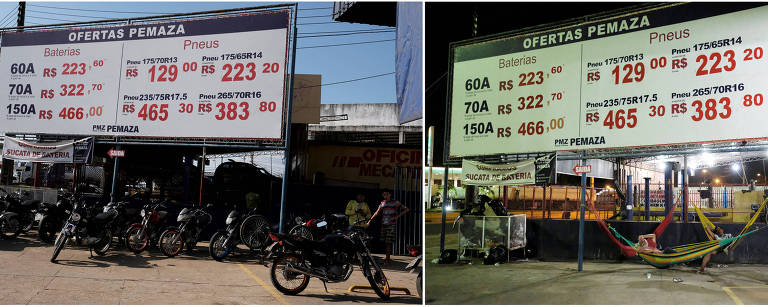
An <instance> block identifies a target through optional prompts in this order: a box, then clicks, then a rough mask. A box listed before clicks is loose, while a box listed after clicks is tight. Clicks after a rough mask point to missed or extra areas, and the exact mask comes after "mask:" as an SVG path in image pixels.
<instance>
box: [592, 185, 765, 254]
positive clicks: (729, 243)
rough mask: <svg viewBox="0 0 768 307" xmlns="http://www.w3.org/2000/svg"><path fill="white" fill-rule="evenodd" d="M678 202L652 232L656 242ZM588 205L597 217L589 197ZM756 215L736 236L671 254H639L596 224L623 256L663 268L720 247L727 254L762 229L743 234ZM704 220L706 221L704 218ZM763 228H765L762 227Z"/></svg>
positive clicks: (677, 249) (676, 248)
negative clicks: (747, 237)
mask: <svg viewBox="0 0 768 307" xmlns="http://www.w3.org/2000/svg"><path fill="white" fill-rule="evenodd" d="M590 196H591V195H590ZM678 201H679V198H678ZM678 201H676V202H675V203H674V205H673V206H672V208H671V209H670V210H669V213H667V216H666V217H665V218H664V220H663V221H662V222H661V224H660V225H659V226H658V227H656V230H655V231H654V232H653V233H654V234H655V235H656V240H658V239H659V237H661V234H662V233H663V232H664V230H665V229H666V228H667V226H668V225H669V223H670V222H671V221H672V219H673V216H674V213H675V209H676V207H677V204H678ZM767 201H768V199H766V201H763V205H762V206H761V208H760V210H762V207H763V206H765V204H766V202H767ZM588 203H589V206H588V207H589V210H590V211H592V214H595V216H598V215H597V213H596V212H595V211H597V210H595V208H594V202H593V201H592V198H591V197H589V202H588ZM694 207H695V206H694ZM760 210H758V213H759V212H760ZM698 212H699V210H698V209H697V213H698ZM758 215H759V214H755V216H754V217H753V218H752V221H750V223H748V224H747V226H746V227H745V228H744V229H742V231H741V233H739V235H738V236H735V237H733V238H728V239H723V240H712V239H714V238H710V240H709V241H705V242H699V243H692V244H685V245H680V246H674V247H671V248H668V249H667V250H670V249H671V251H672V252H671V253H649V252H640V251H638V249H637V248H636V247H635V243H633V242H632V241H630V240H628V239H627V238H624V237H623V236H622V235H621V234H619V232H618V231H616V230H615V229H613V227H610V226H607V225H606V224H605V221H603V220H602V219H598V220H597V222H598V225H600V228H601V229H603V232H605V233H606V234H607V235H608V237H609V238H610V239H611V241H613V243H614V244H616V245H617V246H618V247H619V250H620V251H621V253H622V254H623V255H624V256H626V257H634V256H639V257H640V258H642V259H643V260H644V261H645V262H647V263H648V264H650V265H652V266H654V267H657V268H664V267H668V266H670V265H673V264H678V263H684V262H688V261H691V260H695V259H698V258H701V257H703V256H705V255H707V254H709V253H711V252H713V251H716V250H717V249H719V248H721V247H724V248H723V249H724V250H725V252H726V253H728V248H732V247H733V246H734V244H735V243H737V242H739V240H741V238H743V237H745V236H747V235H749V234H752V233H754V232H756V231H758V230H761V229H763V228H760V229H755V230H752V231H750V232H746V233H745V231H746V230H747V229H748V228H749V227H750V226H752V223H754V221H755V220H756V219H757V218H756V217H757V216H758ZM701 216H703V214H701ZM705 219H706V217H705ZM707 221H709V220H707ZM709 224H711V225H714V224H712V223H711V222H709ZM702 225H704V227H707V226H706V224H705V223H704V222H702ZM764 228H766V227H764ZM609 229H610V230H609ZM614 234H615V236H614ZM708 235H709V234H708ZM616 237H618V238H621V239H622V240H624V241H625V242H626V243H627V244H628V245H624V244H622V243H621V242H620V241H619V240H618V239H617V238H616ZM654 241H655V240H654ZM654 241H648V246H650V247H652V248H656V242H654Z"/></svg>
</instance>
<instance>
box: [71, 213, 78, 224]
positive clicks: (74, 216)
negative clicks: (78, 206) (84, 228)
mask: <svg viewBox="0 0 768 307" xmlns="http://www.w3.org/2000/svg"><path fill="white" fill-rule="evenodd" d="M72 221H75V222H77V221H80V214H79V213H72Z"/></svg>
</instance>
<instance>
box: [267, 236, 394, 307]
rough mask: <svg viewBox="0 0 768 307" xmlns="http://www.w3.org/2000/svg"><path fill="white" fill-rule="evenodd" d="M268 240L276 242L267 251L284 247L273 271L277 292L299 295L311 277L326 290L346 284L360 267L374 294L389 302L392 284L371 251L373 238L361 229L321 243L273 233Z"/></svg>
mask: <svg viewBox="0 0 768 307" xmlns="http://www.w3.org/2000/svg"><path fill="white" fill-rule="evenodd" d="M269 237H270V238H271V239H272V240H273V241H274V243H273V244H272V245H271V246H270V247H269V248H268V249H267V251H272V249H274V248H275V246H280V247H281V252H279V254H278V255H277V258H276V259H275V261H274V262H272V267H271V268H270V279H271V280H272V285H273V286H275V288H276V289H277V290H278V291H280V292H282V293H284V294H287V295H296V294H299V293H301V292H302V291H304V289H306V288H307V286H308V285H309V279H310V278H312V277H314V278H317V279H320V280H321V281H322V282H323V286H324V287H325V286H326V283H329V282H330V283H338V282H344V281H347V280H348V279H349V277H350V276H351V275H352V271H353V270H354V268H353V266H354V265H359V266H360V269H361V270H362V272H363V275H364V276H365V277H366V278H367V279H368V282H369V283H370V284H371V288H373V290H374V292H376V294H377V295H378V296H379V297H380V298H381V299H383V300H387V299H389V296H390V289H389V282H388V281H387V277H386V275H384V271H383V270H382V269H381V267H380V266H379V264H378V263H376V261H375V260H374V259H373V256H372V255H371V252H370V250H369V249H368V243H369V242H370V240H371V237H370V236H369V235H368V234H366V233H365V231H363V230H362V229H361V228H358V227H355V228H353V229H352V230H351V231H350V232H349V233H347V234H343V235H342V234H330V235H327V236H325V237H324V238H323V239H322V240H320V241H313V240H307V239H305V238H302V237H298V236H295V235H291V234H276V233H270V234H269ZM327 290H328V288H327V287H326V291H327Z"/></svg>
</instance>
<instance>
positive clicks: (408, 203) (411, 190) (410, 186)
mask: <svg viewBox="0 0 768 307" xmlns="http://www.w3.org/2000/svg"><path fill="white" fill-rule="evenodd" d="M422 174H423V171H422V170H421V168H412V167H397V168H395V172H394V176H395V185H394V188H393V189H392V190H393V193H394V195H393V199H395V200H398V201H400V203H401V204H403V205H404V206H405V207H406V208H408V209H409V210H410V211H409V212H408V213H407V214H405V215H404V216H403V217H401V218H400V220H399V221H398V222H397V239H396V240H395V243H394V246H393V249H392V254H394V255H406V254H408V246H421V244H422V242H423V241H422V233H423V232H422V228H423V227H424V225H423V224H424V223H423V219H424V218H423V217H424V208H423V206H421V203H422V196H423V195H422V193H421V182H422Z"/></svg>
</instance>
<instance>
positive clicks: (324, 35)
mask: <svg viewBox="0 0 768 307" xmlns="http://www.w3.org/2000/svg"><path fill="white" fill-rule="evenodd" d="M392 32H395V30H373V31H360V32H354V33H336V34H319V35H299V36H298V38H312V37H328V36H345V35H359V34H377V33H392Z"/></svg>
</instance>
